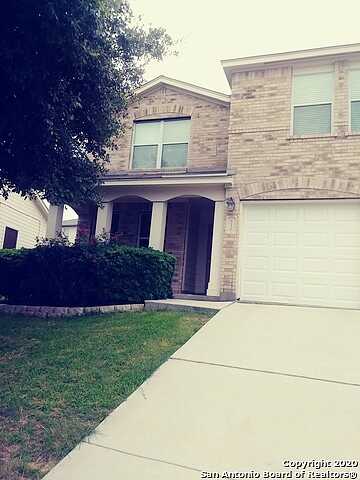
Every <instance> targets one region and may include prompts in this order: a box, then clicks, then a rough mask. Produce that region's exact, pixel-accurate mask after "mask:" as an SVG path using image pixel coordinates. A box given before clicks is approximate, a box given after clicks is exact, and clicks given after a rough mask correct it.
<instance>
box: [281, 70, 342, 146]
mask: <svg viewBox="0 0 360 480" xmlns="http://www.w3.org/2000/svg"><path fill="white" fill-rule="evenodd" d="M322 73H331V74H332V75H333V89H332V95H331V100H330V102H317V103H315V102H308V103H295V102H294V96H295V95H294V94H295V77H298V76H306V75H317V74H319V75H321V74H322ZM291 79H292V85H291V120H290V136H291V137H295V138H314V137H330V136H332V135H334V97H335V69H334V65H333V64H330V65H329V64H326V65H321V66H319V65H317V66H314V67H304V68H298V69H296V68H294V67H293V69H292V76H291ZM319 105H330V132H328V133H306V134H304V135H299V134H298V133H295V132H294V119H295V108H296V107H316V106H319Z"/></svg>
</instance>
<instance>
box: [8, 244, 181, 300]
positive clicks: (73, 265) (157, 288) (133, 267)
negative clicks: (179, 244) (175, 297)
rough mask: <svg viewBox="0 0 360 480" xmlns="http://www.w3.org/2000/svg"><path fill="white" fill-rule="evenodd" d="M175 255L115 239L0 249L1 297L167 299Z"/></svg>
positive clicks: (169, 292) (34, 298) (21, 298)
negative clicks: (114, 240) (110, 240)
mask: <svg viewBox="0 0 360 480" xmlns="http://www.w3.org/2000/svg"><path fill="white" fill-rule="evenodd" d="M174 268H175V258H174V257H173V256H172V255H169V254H167V253H164V252H159V251H157V250H153V249H151V248H135V247H128V246H123V245H118V244H116V243H105V242H103V243H101V242H99V243H96V244H94V245H89V244H81V243H79V244H75V245H70V246H69V245H62V244H56V243H55V244H51V245H39V246H37V247H36V248H33V249H21V250H0V295H2V296H4V297H5V298H6V301H7V302H8V303H12V304H18V305H49V306H59V307H62V306H69V307H76V306H92V305H115V304H124V303H142V302H143V301H144V300H145V299H159V298H168V297H171V294H172V292H171V278H172V275H173V273H174Z"/></svg>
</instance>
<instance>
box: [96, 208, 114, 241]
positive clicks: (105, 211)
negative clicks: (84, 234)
mask: <svg viewBox="0 0 360 480" xmlns="http://www.w3.org/2000/svg"><path fill="white" fill-rule="evenodd" d="M112 214H113V203H112V202H104V203H103V206H102V207H98V209H97V217H96V228H95V235H96V236H99V235H104V233H105V234H106V236H110V231H111V221H112Z"/></svg>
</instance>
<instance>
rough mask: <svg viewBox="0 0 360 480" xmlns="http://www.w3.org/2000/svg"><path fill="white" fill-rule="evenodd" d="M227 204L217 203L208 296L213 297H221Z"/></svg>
mask: <svg viewBox="0 0 360 480" xmlns="http://www.w3.org/2000/svg"><path fill="white" fill-rule="evenodd" d="M224 211H225V202H223V201H222V202H215V210H214V225H213V235H212V247H211V264H210V279H209V283H208V288H207V291H206V294H207V295H209V296H211V297H218V296H219V295H220V283H221V259H222V249H223V234H224Z"/></svg>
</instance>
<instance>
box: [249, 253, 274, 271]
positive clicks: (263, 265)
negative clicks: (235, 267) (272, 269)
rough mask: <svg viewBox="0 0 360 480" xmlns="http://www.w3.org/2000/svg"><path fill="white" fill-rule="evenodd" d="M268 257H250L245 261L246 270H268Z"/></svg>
mask: <svg viewBox="0 0 360 480" xmlns="http://www.w3.org/2000/svg"><path fill="white" fill-rule="evenodd" d="M268 262H269V259H268V257H262V256H256V255H253V256H248V257H247V258H246V259H245V261H244V268H246V269H247V270H249V269H250V270H266V269H267V268H268Z"/></svg>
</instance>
